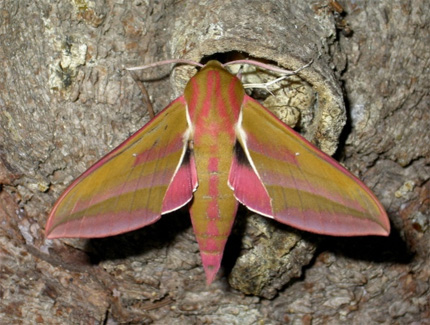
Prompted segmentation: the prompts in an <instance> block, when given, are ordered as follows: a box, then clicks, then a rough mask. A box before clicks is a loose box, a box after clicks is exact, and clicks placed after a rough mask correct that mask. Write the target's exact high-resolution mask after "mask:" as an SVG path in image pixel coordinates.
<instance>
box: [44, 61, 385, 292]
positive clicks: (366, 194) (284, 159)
mask: <svg viewBox="0 0 430 325" xmlns="http://www.w3.org/2000/svg"><path fill="white" fill-rule="evenodd" d="M231 63H234V62H230V63H229V64H231ZM197 65H199V64H197ZM200 66H201V65H200ZM239 203H241V204H243V205H245V206H246V207H247V208H248V209H250V210H252V211H254V212H256V213H258V214H261V215H263V216H266V217H269V218H272V219H275V220H277V221H279V222H281V223H284V224H287V225H290V226H292V227H295V228H298V229H301V230H305V231H310V232H314V233H318V234H324V235H334V236H363V235H381V236H387V235H388V234H389V231H390V224H389V220H388V217H387V215H386V213H385V211H384V208H383V207H382V205H381V204H380V203H379V201H378V200H377V198H376V197H375V196H374V194H373V193H372V192H371V191H370V190H369V189H368V188H367V187H366V186H365V185H364V184H363V183H362V182H361V181H360V180H358V179H357V178H356V177H355V176H353V175H352V174H351V173H350V172H348V171H347V170H346V169H345V168H343V167H342V166H341V165H339V164H338V163H337V162H336V161H335V160H334V159H332V158H331V157H329V156H328V155H326V154H325V153H323V152H321V151H320V150H319V149H318V148H316V147H315V146H314V145H312V144H311V143H310V142H308V141H307V140H305V139H304V138H303V137H302V136H300V135H299V134H297V133H296V132H295V131H293V130H292V129H291V128H289V127H288V126H286V125H285V124H284V123H283V122H281V121H280V120H279V119H277V118H276V117H275V116H274V115H273V114H272V113H270V112H269V111H268V110H267V109H266V108H264V107H263V106H262V105H261V104H260V103H258V102H257V101H256V100H254V99H252V98H251V97H249V96H248V95H247V94H246V93H245V91H244V87H243V85H242V83H241V81H240V80H239V79H238V78H237V77H236V76H235V75H233V74H231V73H230V72H228V71H227V70H226V69H225V68H224V66H223V65H222V64H221V63H219V62H217V61H209V62H208V63H207V64H206V65H204V66H201V69H200V71H199V72H198V73H197V74H196V75H195V76H194V77H192V78H191V79H190V80H189V82H188V84H187V86H186V87H185V90H184V94H183V95H182V96H180V97H179V98H177V99H176V100H174V101H173V102H172V103H171V104H169V105H168V106H167V107H166V108H165V109H164V110H163V111H161V112H160V113H159V114H158V115H157V116H156V117H155V118H154V119H152V120H151V121H150V122H149V123H147V124H146V125H145V126H144V127H142V128H141V129H140V130H139V131H137V132H136V133H135V134H134V135H132V136H131V137H130V138H128V139H127V140H126V141H125V142H123V143H122V144H121V145H120V146H118V147H117V148H116V149H114V150H113V151H112V152H110V153H108V154H107V155H106V156H105V157H103V158H102V159H101V160H100V161H98V162H97V163H96V164H94V165H93V166H92V167H91V168H89V169H88V170H87V171H86V172H84V173H83V174H82V175H81V176H80V177H78V178H77V179H76V180H75V181H74V182H73V183H72V184H71V185H70V186H69V187H68V188H67V189H66V190H65V192H64V193H63V194H62V195H61V197H60V198H59V199H58V201H57V202H56V204H55V206H54V208H53V210H52V212H51V214H50V216H49V219H48V222H47V225H46V234H47V237H48V238H59V237H84V238H89V237H106V236H111V235H116V234H120V233H124V232H127V231H131V230H135V229H138V228H141V227H144V226H147V225H149V224H152V223H154V222H155V221H157V220H158V219H160V217H161V215H164V214H167V213H169V212H171V211H174V210H177V209H179V208H181V207H183V206H185V205H188V207H189V212H190V216H191V220H192V225H193V228H194V232H195V236H196V239H197V242H198V244H199V247H200V255H201V259H202V264H203V267H204V270H205V273H206V279H207V283H208V284H210V283H211V282H212V281H213V280H214V278H215V275H216V273H217V272H218V269H219V268H220V264H221V259H222V256H223V252H224V247H225V244H226V241H227V238H228V236H229V234H230V232H231V229H232V226H233V222H234V219H235V216H236V211H237V208H238V204H239Z"/></svg>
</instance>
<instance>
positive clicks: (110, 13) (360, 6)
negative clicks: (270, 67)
mask: <svg viewBox="0 0 430 325" xmlns="http://www.w3.org/2000/svg"><path fill="white" fill-rule="evenodd" d="M3 3H4V5H3V6H2V9H1V15H0V22H1V29H0V58H1V61H2V62H3V69H2V72H1V74H0V77H1V78H0V139H1V142H0V245H1V249H0V279H1V281H0V298H1V299H0V323H2V324H3V323H4V324H14V323H29V324H30V323H36V322H39V323H49V324H50V323H62V324H74V323H85V324H86V323H97V324H98V323H100V324H103V323H107V322H114V321H115V322H119V323H151V322H153V323H159V324H170V323H175V324H182V323H184V324H192V323H204V322H208V323H209V322H212V323H215V324H218V323H222V322H223V323H240V324H253V323H257V322H264V323H267V324H279V323H289V322H291V323H293V322H300V321H301V322H302V323H310V322H313V323H316V324H319V323H341V322H342V323H344V322H347V323H356V324H359V323H365V322H368V323H375V322H387V323H394V322H397V323H412V322H414V321H415V322H420V321H422V320H425V319H427V320H428V319H430V312H429V311H430V303H429V301H430V283H429V278H430V273H429V272H430V271H429V270H430V258H429V256H430V253H429V251H428V243H429V242H430V223H429V214H430V212H429V210H430V181H429V179H430V153H429V149H428V147H429V143H430V132H429V129H430V110H429V105H430V96H429V89H430V82H429V79H430V76H429V73H428V70H429V62H430V61H429V57H430V45H429V44H430V30H429V21H430V19H429V16H430V13H429V12H428V10H427V6H426V3H425V2H424V1H411V2H405V1H388V0H384V1H379V2H372V3H370V2H369V3H367V2H347V1H339V3H338V2H335V1H324V0H320V1H312V2H306V1H297V0H296V1H294V0H289V1H275V0H272V1H240V0H239V1H231V2H230V1H221V0H217V1H203V2H202V1H173V0H171V1H167V0H166V1H163V2H152V1H147V2H145V1H133V2H129V1H124V2H121V1H101V0H100V1H99V0H97V1H92V2H89V1H88V2H86V1H62V0H58V1H47V0H41V1H36V2H28V1H11V0H5V1H4V2H3ZM340 4H341V5H343V9H342V7H341V6H340ZM342 10H343V11H342ZM237 57H243V58H254V59H259V60H264V61H266V62H270V63H272V64H278V65H280V66H283V67H284V68H287V69H291V70H294V69H297V68H299V67H300V66H303V65H304V64H306V63H308V62H309V61H310V60H311V59H313V63H312V65H311V66H310V67H308V68H306V69H304V70H302V71H301V72H300V73H299V74H298V76H297V77H296V79H294V80H295V84H296V85H299V86H298V87H299V88H294V89H295V90H296V93H299V94H301V95H303V94H306V96H305V97H299V98H295V99H294V98H293V99H291V98H287V99H285V98H281V99H280V100H281V101H286V102H288V103H297V102H298V103H299V104H297V105H290V106H289V107H288V108H287V109H288V110H289V111H293V112H298V113H297V114H299V115H300V118H299V119H297V120H294V121H293V122H292V124H293V125H295V126H296V128H297V129H298V130H299V131H300V132H301V133H302V134H303V135H305V136H306V137H307V138H308V139H309V140H310V141H312V142H314V143H315V144H317V145H319V146H320V147H321V148H322V149H323V150H324V151H326V152H328V153H329V154H333V153H334V152H335V151H336V150H337V151H336V153H337V154H336V158H338V159H339V160H341V161H342V163H343V164H344V165H346V166H347V168H348V169H349V170H351V171H352V172H353V173H354V174H356V175H357V176H358V177H360V178H361V179H362V180H363V181H364V182H365V183H366V184H367V185H368V186H369V187H370V188H371V189H372V190H373V191H374V192H375V194H376V196H377V197H378V198H379V199H380V200H381V202H382V203H383V205H384V206H385V208H386V209H387V212H388V214H389V216H390V219H391V222H392V228H393V229H392V233H391V235H390V236H389V237H388V238H342V239H339V238H328V237H324V236H317V235H312V234H307V233H303V232H299V231H295V230H293V229H290V228H288V227H286V226H282V225H280V224H278V223H275V222H270V221H268V220H266V219H264V218H263V217H261V216H257V215H253V216H248V217H246V216H245V215H246V214H249V213H247V212H246V210H245V209H244V210H243V211H241V212H240V213H239V215H238V220H237V223H236V225H235V229H234V232H233V234H232V236H231V238H230V240H229V243H228V245H227V248H226V253H225V258H224V261H223V272H221V273H220V274H219V275H218V278H217V280H216V281H215V282H214V283H213V284H212V285H211V286H206V284H205V280H204V272H203V268H202V266H201V262H200V257H199V251H198V246H197V243H196V242H195V238H194V234H193V232H192V229H191V224H190V221H189V217H188V215H187V213H186V211H180V212H178V213H172V214H169V215H166V216H163V218H162V219H161V220H160V221H159V222H157V223H155V224H154V225H152V226H149V227H146V228H144V229H141V230H138V231H134V232H132V233H128V234H124V235H120V236H115V237H110V238H105V239H97V240H96V239H94V240H80V239H73V240H71V239H69V240H46V239H45V237H44V226H45V223H46V219H47V216H48V214H49V211H50V209H51V208H52V205H53V204H54V202H55V200H56V199H57V198H58V197H59V195H60V194H61V192H62V191H63V190H64V189H65V187H66V186H67V185H68V184H69V183H70V182H71V181H72V180H73V179H74V178H76V177H77V176H79V174H80V173H82V172H84V171H85V170H86V169H87V168H88V167H89V166H90V165H91V164H92V163H94V162H96V161H97V160H98V159H99V158H100V157H102V156H103V155H104V154H106V153H107V152H109V151H110V150H112V149H113V148H114V147H116V146H117V145H118V144H120V143H121V142H122V141H124V140H125V139H126V138H127V137H128V136H129V135H131V134H132V133H133V132H134V131H136V130H137V129H139V128H140V127H141V126H142V125H143V124H145V123H146V122H147V121H148V117H147V114H146V111H145V108H144V106H143V104H142V100H141V98H142V96H141V94H140V90H139V88H138V87H137V86H136V83H135V81H134V80H133V78H132V76H131V75H130V74H129V73H127V72H126V71H125V69H124V67H129V66H134V65H142V64H146V63H151V62H155V61H159V60H162V59H170V58H187V59H192V60H195V61H202V62H206V61H207V60H209V59H218V60H221V61H228V60H231V59H233V58H237ZM166 72H169V70H168V68H167V67H161V68H156V69H154V70H151V71H145V72H144V73H142V74H139V78H142V79H148V78H149V77H154V76H156V77H159V76H161V75H163V74H165V73H166ZM194 72H195V70H193V71H192V72H189V71H188V70H184V69H176V70H175V72H174V73H173V74H171V75H172V80H171V81H170V80H169V79H168V78H157V80H152V81H151V82H146V83H145V85H146V86H147V88H148V91H149V94H150V96H151V99H152V102H153V105H154V106H155V109H156V111H160V110H161V109H162V108H163V107H165V106H166V105H167V104H168V103H169V102H170V101H171V100H173V99H174V98H175V94H176V95H178V94H179V93H180V91H181V90H180V89H181V87H183V82H181V80H182V79H184V78H185V79H186V78H189V73H194ZM266 77H267V76H262V78H266ZM181 78H182V79H181ZM290 86H291V85H290ZM254 95H258V96H260V97H261V96H264V97H267V102H265V105H266V106H269V108H271V107H270V106H271V105H272V104H273V96H271V95H270V94H268V93H263V94H262V93H261V92H260V93H254ZM275 106H277V104H275ZM293 115H294V114H293ZM345 123H346V127H343V126H344V124H345ZM342 130H343V132H342ZM341 132H342V133H341ZM339 143H340V145H339ZM280 243H282V245H280ZM255 256H257V261H255ZM273 256H282V258H279V259H277V258H276V259H275V258H273ZM251 257H253V258H251ZM309 263H311V264H309ZM305 266H306V267H305ZM232 287H233V288H234V289H232Z"/></svg>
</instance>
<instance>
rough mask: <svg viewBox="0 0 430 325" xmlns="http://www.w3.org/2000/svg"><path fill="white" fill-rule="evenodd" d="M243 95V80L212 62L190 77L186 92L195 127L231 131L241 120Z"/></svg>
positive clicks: (191, 118) (217, 63) (189, 111)
mask: <svg viewBox="0 0 430 325" xmlns="http://www.w3.org/2000/svg"><path fill="white" fill-rule="evenodd" d="M244 95H245V90H244V89H243V86H242V83H241V82H240V80H239V79H238V78H237V77H236V76H234V75H232V74H231V73H230V72H228V71H227V70H226V69H224V68H223V67H222V66H221V64H220V63H219V62H216V61H210V62H209V63H208V64H207V65H205V67H204V68H203V69H202V70H201V71H200V72H199V73H198V74H196V75H195V76H194V77H193V78H191V79H190V81H189V82H188V84H187V86H186V88H185V92H184V97H185V100H186V102H187V108H188V113H189V116H190V120H191V122H192V123H193V125H195V126H199V127H202V128H205V126H206V127H209V129H210V128H212V129H213V128H218V127H219V126H221V127H223V128H225V129H229V128H231V130H229V131H230V132H233V127H234V124H235V123H236V121H237V119H238V117H239V114H240V109H241V106H242V102H243V97H244ZM211 125H212V127H211ZM196 129H199V128H198V127H197V128H196ZM212 131H214V130H212Z"/></svg>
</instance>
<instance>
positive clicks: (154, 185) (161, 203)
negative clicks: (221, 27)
mask: <svg viewBox="0 0 430 325" xmlns="http://www.w3.org/2000/svg"><path fill="white" fill-rule="evenodd" d="M188 129H189V125H188V122H187V119H186V104H185V102H184V99H183V98H182V97H181V98H179V99H177V100H176V101H174V102H172V103H171V104H170V105H169V106H168V107H167V108H166V109H164V110H163V111H162V112H160V113H159V114H158V115H157V116H156V117H155V118H154V119H153V120H152V121H151V122H149V123H148V124H147V125H145V126H144V127H143V128H142V129H140V130H139V131H138V132H136V133H135V134H134V135H133V136H131V137H130V138H129V139H127V140H126V141H125V142H123V143H122V144H121V145H120V146H119V147H117V148H116V149H114V150H113V151H112V152H110V153H109V154H107V155H106V156H105V157H103V158H102V159H101V160H100V161H98V162H97V163H96V164H95V165H93V166H92V167H91V168H89V169H88V170H87V171H86V172H85V173H84V174H82V175H81V176H80V177H78V178H77V179H76V180H75V181H74V182H73V183H72V184H71V185H70V186H69V187H68V188H67V189H66V191H65V192H64V193H63V194H62V195H61V197H60V198H59V199H58V201H57V203H56V204H55V206H54V208H53V210H52V212H51V214H50V216H49V219H48V222H47V225H46V234H47V236H48V238H58V237H105V236H110V235H115V234H119V233H123V232H126V231H130V230H134V229H138V228H140V227H143V226H145V225H148V224H150V223H153V222H155V221H156V220H158V219H159V218H160V216H161V214H162V213H166V212H168V211H172V210H175V209H177V208H179V207H180V206H182V205H184V204H186V203H187V202H188V201H189V200H190V199H191V198H192V193H193V190H194V189H195V186H196V180H193V179H188V177H190V175H193V174H194V175H195V170H194V171H191V168H195V167H194V166H193V165H192V161H191V160H190V157H189V156H187V154H186V151H187V139H185V138H184V137H186V135H187V134H188V133H187V130H188ZM185 158H187V161H186V163H184V164H183V162H184V159H185ZM175 180H176V181H175ZM178 183H181V186H179V187H178V186H177V185H178ZM166 196H167V199H166ZM172 197H174V199H172V200H171V198H172ZM165 202H167V203H165Z"/></svg>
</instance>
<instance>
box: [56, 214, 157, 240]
mask: <svg viewBox="0 0 430 325" xmlns="http://www.w3.org/2000/svg"><path fill="white" fill-rule="evenodd" d="M160 217H161V216H160V215H159V214H157V213H154V211H150V210H144V209H141V210H135V211H122V212H118V211H114V212H106V213H102V214H97V215H96V216H91V217H88V218H85V217H84V218H81V219H71V220H69V221H67V222H64V223H62V224H59V225H58V226H56V227H55V228H54V229H53V230H52V231H51V232H50V233H49V238H50V239H53V238H60V237H80V238H97V237H106V234H109V236H114V235H117V234H121V233H124V232H127V231H132V230H136V229H139V228H142V227H144V226H147V225H149V224H151V223H154V222H156V221H157V220H158V219H160Z"/></svg>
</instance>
